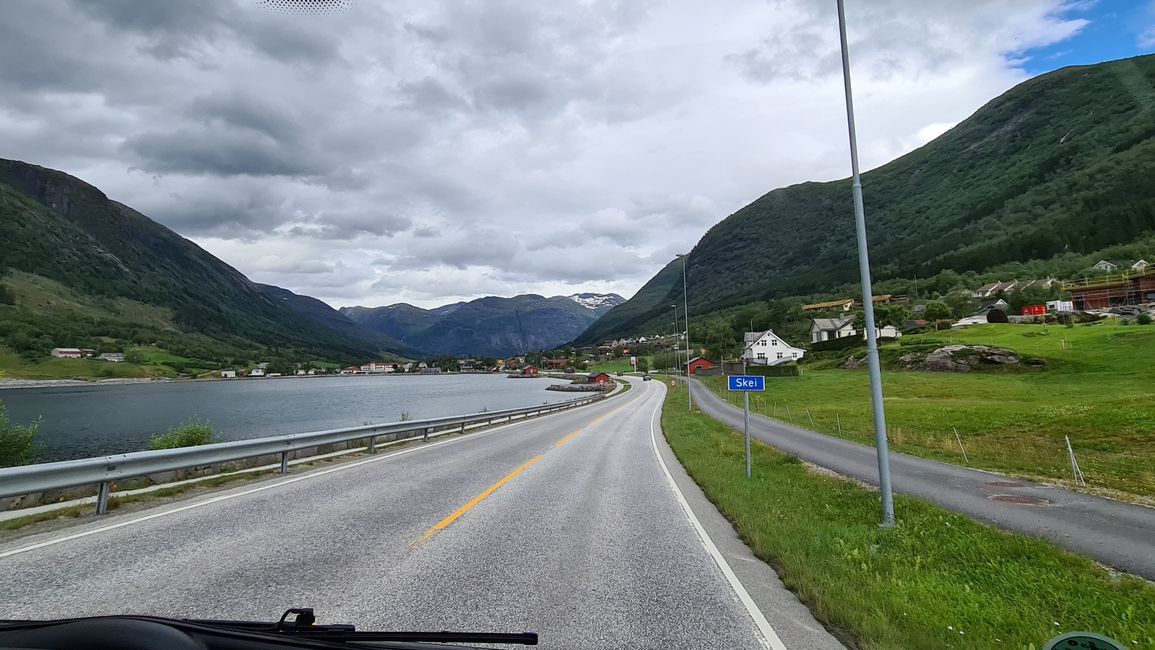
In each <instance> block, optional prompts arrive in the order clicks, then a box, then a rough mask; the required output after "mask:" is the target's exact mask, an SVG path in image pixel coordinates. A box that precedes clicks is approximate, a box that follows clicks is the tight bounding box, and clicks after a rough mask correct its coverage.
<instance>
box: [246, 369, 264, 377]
mask: <svg viewBox="0 0 1155 650" xmlns="http://www.w3.org/2000/svg"><path fill="white" fill-rule="evenodd" d="M249 376H250V377H264V376H265V369H264V368H261V367H256V368H253V370H252V371H251V372H250V373H249Z"/></svg>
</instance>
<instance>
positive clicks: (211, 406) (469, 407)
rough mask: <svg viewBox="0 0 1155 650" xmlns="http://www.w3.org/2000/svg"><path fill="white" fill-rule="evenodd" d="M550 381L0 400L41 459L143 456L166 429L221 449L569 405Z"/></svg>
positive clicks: (410, 381) (328, 381) (341, 384)
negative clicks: (195, 433) (176, 428)
mask: <svg viewBox="0 0 1155 650" xmlns="http://www.w3.org/2000/svg"><path fill="white" fill-rule="evenodd" d="M550 383H555V382H554V381H551V380H549V379H521V380H518V381H513V380H509V379H506V378H505V376H504V375H440V376H439V375H407V376H396V377H391V376H341V377H286V378H270V379H246V380H227V381H186V382H172V383H159V382H158V383H147V384H119V385H106V386H62V387H59V388H21V389H14V390H4V391H0V400H2V401H4V403H5V404H7V406H8V414H9V416H10V417H11V419H12V421H13V422H19V423H27V422H30V421H32V420H35V419H36V418H37V417H41V418H43V421H42V423H41V425H40V435H39V438H38V441H39V445H40V449H39V455H38V457H39V460H41V461H50V460H64V459H68V458H82V457H85V456H96V455H101V454H109V453H120V452H125V451H136V450H140V449H146V448H147V447H148V441H149V438H151V437H152V436H153V435H154V434H156V433H160V432H163V431H164V430H166V429H167V428H168V427H170V426H172V425H174V424H177V423H179V422H182V421H184V420H187V419H189V418H200V419H202V420H209V421H210V422H212V425H213V427H214V429H215V430H216V431H217V434H218V436H219V437H220V439H221V440H243V439H247V438H259V437H262V436H271V435H277V434H282V433H300V432H303V431H318V430H322V429H334V428H339V427H347V426H356V425H360V424H369V423H374V424H375V423H379V422H393V421H396V420H400V419H401V414H402V412H405V413H407V414H408V416H409V417H410V418H412V419H415V420H416V419H423V418H431V417H440V416H444V415H460V414H465V413H475V412H478V411H482V410H490V411H493V410H497V409H505V408H517V407H522V406H533V405H536V404H542V403H545V402H560V401H565V400H566V399H572V398H573V397H574V396H573V395H567V394H565V393H553V392H549V391H546V390H545V387H546V386H548V385H549V384H550Z"/></svg>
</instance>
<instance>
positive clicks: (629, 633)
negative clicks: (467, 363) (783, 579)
mask: <svg viewBox="0 0 1155 650" xmlns="http://www.w3.org/2000/svg"><path fill="white" fill-rule="evenodd" d="M664 391H665V388H664V387H663V386H662V384H661V382H656V381H654V382H640V381H635V382H634V383H633V390H630V391H628V392H626V393H625V394H624V395H622V396H621V397H618V398H614V399H611V400H607V401H605V402H602V403H599V404H596V405H593V406H589V407H583V408H579V409H574V410H572V411H566V412H564V413H560V414H557V415H553V416H549V417H545V418H541V419H535V420H532V421H528V422H521V423H516V424H513V425H508V426H504V427H500V428H497V429H493V430H490V431H486V432H481V433H475V434H470V435H468V436H463V437H455V438H452V439H447V440H443V441H440V442H431V443H429V444H426V445H423V446H420V447H413V448H406V449H402V450H400V451H398V452H394V453H392V454H388V455H386V454H383V455H380V456H375V457H371V458H367V459H364V460H359V461H353V462H349V463H345V464H343V465H339V466H334V467H330V468H326V469H321V470H313V471H311V472H308V473H301V474H296V475H290V476H288V477H280V478H276V479H273V480H270V481H267V482H263V483H260V484H256V485H247V486H244V487H238V488H234V489H231V490H228V491H224V492H219V493H216V494H214V495H212V496H209V497H204V498H201V499H198V500H191V501H185V502H179V503H177V504H173V505H168V506H163V507H158V508H154V509H151V510H147V511H144V512H138V513H134V514H120V515H111V516H108V517H105V518H102V519H100V520H99V521H90V522H85V523H83V524H81V525H78V526H75V527H71V528H68V529H65V530H62V531H56V532H52V533H45V534H41V535H38V536H32V537H26V538H23V539H20V540H17V541H14V542H10V543H8V544H4V545H0V575H3V576H4V579H3V580H0V611H2V612H3V617H4V618H53V617H62V616H82V615H99V614H113V613H142V614H145V613H147V614H154V615H161V616H178V617H196V618H232V619H254V620H268V619H270V618H273V619H275V618H277V617H279V615H280V613H281V612H282V611H283V610H284V609H286V608H288V607H302V606H305V607H313V608H315V609H316V610H317V612H318V618H319V620H320V621H321V622H346V623H354V624H356V625H357V626H358V628H359V629H424V630H442V629H456V630H474V631H523V630H533V631H537V632H538V633H539V634H540V635H541V639H542V646H544V647H547V648H627V647H630V648H665V647H677V648H683V647H692V648H758V647H773V648H838V647H841V646H840V645H839V644H838V643H837V642H836V641H835V640H834V639H833V638H832V637H831V636H830V635H829V634H827V633H826V632H825V630H823V629H822V628H821V626H820V625H818V624H817V623H816V622H815V621H814V619H813V618H812V617H811V616H810V614H809V612H808V611H807V610H806V609H805V608H804V607H802V606H801V605H800V604H799V603H798V602H797V600H796V599H795V598H794V596H793V595H792V594H791V593H790V592H788V591H787V590H785V589H784V588H783V587H782V585H781V583H779V582H778V580H777V577H776V576H775V575H774V573H773V572H772V571H771V570H770V569H769V568H768V567H766V565H764V564H762V563H761V562H758V561H757V560H755V559H754V558H753V557H751V556H750V554H749V551H748V549H746V547H745V546H744V545H742V544H741V542H740V541H739V540H737V538H736V537H735V535H734V532H733V530H732V528H730V526H729V524H728V523H726V521H725V520H724V519H723V518H722V517H721V516H720V515H719V514H718V513H717V511H716V510H714V509H713V507H712V506H710V505H709V503H708V502H707V501H706V500H705V499H704V498H703V497H702V495H701V493H700V492H699V491H698V490H697V488H696V487H695V486H694V485H693V483H692V481H690V480H689V479H688V477H687V476H686V475H685V473H684V471H682V469H681V467H680V466H679V465H678V464H677V462H676V461H675V460H674V459H673V455H672V453H671V452H670V451H669V448H668V447H666V445H665V441H664V440H663V439H662V437H661V432H660V431H657V433H656V435H654V430H655V429H656V427H657V420H658V412H659V409H660V407H661V400H662V395H663V393H664Z"/></svg>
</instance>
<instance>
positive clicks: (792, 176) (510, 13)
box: [0, 0, 1155, 306]
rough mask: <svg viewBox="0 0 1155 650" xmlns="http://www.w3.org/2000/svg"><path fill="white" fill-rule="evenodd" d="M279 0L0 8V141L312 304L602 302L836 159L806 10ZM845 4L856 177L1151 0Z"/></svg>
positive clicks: (1116, 36) (1153, 3)
mask: <svg viewBox="0 0 1155 650" xmlns="http://www.w3.org/2000/svg"><path fill="white" fill-rule="evenodd" d="M277 4H284V0H279V1H278V0H172V1H165V2H159V1H157V0H75V1H73V2H69V1H66V0H4V8H3V16H2V19H0V61H3V65H0V157H6V158H16V159H21V160H26V161H29V162H33V163H37V164H41V165H45V166H48V167H53V168H57V169H62V170H65V171H67V172H69V173H72V174H74V175H76V176H79V177H80V178H83V179H85V180H87V181H89V182H91V183H93V184H95V185H97V186H98V187H100V188H101V189H103V190H104V191H105V192H106V193H107V194H108V195H109V196H111V197H112V198H114V199H117V200H119V201H122V202H124V203H127V204H129V205H132V206H133V207H135V208H137V209H139V210H141V211H142V212H144V213H145V214H148V215H150V216H151V217H153V218H154V219H156V220H158V221H160V222H161V223H163V224H165V225H166V226H168V227H170V228H172V229H174V230H175V231H177V232H179V233H181V234H182V235H184V236H186V237H189V238H190V239H193V240H194V241H196V242H197V243H199V244H200V245H201V246H203V247H204V248H206V249H207V250H209V251H210V252H212V253H213V254H215V255H217V256H218V257H220V258H222V259H224V260H225V261H226V262H228V263H230V264H232V265H233V266H235V267H237V268H238V269H240V270H241V271H242V272H244V273H245V274H247V275H248V276H249V277H251V278H253V279H254V280H257V281H260V282H267V283H271V284H276V285H280V286H283V287H286V288H289V289H292V290H293V291H296V292H299V293H305V294H308V295H312V296H316V297H318V298H321V299H323V300H325V301H327V302H329V303H330V304H332V305H334V306H342V305H354V304H361V305H381V304H389V303H394V302H401V301H404V302H410V303H413V304H417V305H421V306H435V305H439V304H444V303H447V302H453V301H456V300H460V299H471V298H475V297H479V296H482V295H513V294H516V293H526V292H534V293H542V294H545V295H555V294H568V293H574V292H578V291H616V292H618V293H621V294H623V295H625V296H629V295H631V294H632V293H633V292H634V291H636V290H637V289H638V288H639V287H640V286H641V285H642V284H643V283H644V282H645V281H646V280H648V279H649V278H650V277H651V276H652V275H653V274H654V273H655V272H656V271H657V270H658V269H660V268H661V267H662V266H663V265H664V264H665V263H666V262H667V261H669V260H670V259H671V258H672V257H673V255H674V253H675V252H677V251H683V250H686V249H688V248H690V247H692V246H693V244H694V243H695V242H696V241H697V240H698V238H699V237H701V235H702V234H703V233H704V232H705V231H706V230H707V229H708V228H709V227H710V226H712V225H713V224H715V223H717V222H718V221H720V220H721V219H723V218H725V217H726V216H727V215H728V214H731V213H732V212H734V211H735V210H737V209H738V208H740V207H742V206H743V205H745V204H746V203H748V202H750V201H751V200H753V199H755V198H757V197H758V196H760V195H761V194H763V193H765V192H767V191H769V190H771V189H773V188H775V187H780V186H783V185H787V184H790V183H795V182H800V181H804V180H827V179H833V178H839V177H844V176H847V175H848V174H849V169H848V167H849V163H848V154H847V149H846V131H845V122H844V120H845V114H844V113H843V110H844V108H843V104H842V95H841V92H842V87H841V83H842V80H841V74H840V67H839V65H840V64H839V59H838V56H839V53H838V41H837V37H838V32H837V21H836V16H835V10H834V7H835V3H834V0H821V1H820V0H752V1H747V0H728V1H727V2H725V3H720V4H719V3H705V2H698V1H694V0H666V1H662V0H554V1H552V2H524V1H518V2H514V1H511V0H485V1H477V2H474V1H470V0H412V1H410V0H390V1H389V2H386V1H384V0H342V2H341V4H344V5H346V6H345V8H343V9H341V10H339V11H332V12H330V13H321V14H316V13H309V14H303V13H290V12H284V11H280V10H278V8H277V7H276V6H275V5H277ZM847 4H848V5H849V6H848V9H847V12H848V22H849V23H850V41H851V55H852V60H853V65H854V75H855V78H854V83H855V95H856V104H857V110H858V112H859V115H858V118H859V125H858V126H859V138H860V148H861V153H862V157H863V162H864V164H865V165H866V166H868V167H871V166H876V165H879V164H882V163H884V162H886V161H888V160H891V159H893V158H894V157H896V156H898V155H900V154H902V153H905V152H907V151H910V150H911V149H913V148H915V147H918V146H919V145H921V144H923V143H925V142H927V141H929V140H930V139H932V138H934V137H935V136H937V135H938V134H940V133H942V132H943V131H944V130H945V129H947V128H949V127H950V126H951V125H952V124H954V123H956V122H958V121H959V120H961V119H963V118H965V117H966V116H968V115H969V114H971V113H973V112H974V111H975V110H976V109H977V108H979V107H980V106H981V105H982V104H983V103H985V102H986V101H988V100H990V99H991V98H993V97H995V96H996V95H998V94H999V93H1001V92H1003V91H1005V90H1007V89H1008V88H1010V87H1011V86H1013V85H1015V84H1016V83H1018V82H1019V81H1022V80H1023V79H1026V78H1028V77H1030V76H1033V75H1035V74H1039V73H1041V72H1045V71H1047V70H1051V69H1054V68H1057V67H1061V66H1063V65H1069V64H1078V63H1093V62H1097V61H1101V60H1105V59H1111V58H1118V57H1122V56H1131V55H1135V54H1140V53H1147V52H1152V51H1155V0H1142V1H1139V0H1135V1H1130V2H1127V1H1123V0H1099V1H1098V2H1094V1H1089V0H1086V1H1070V0H1068V1H1066V2H1063V1H1061V0H1010V1H1008V0H974V1H971V2H957V1H955V0H921V1H919V2H909V1H907V0H848V2H847ZM719 7H724V9H720V8H719ZM866 191H867V192H869V191H870V189H869V187H867V188H866ZM848 226H849V222H848Z"/></svg>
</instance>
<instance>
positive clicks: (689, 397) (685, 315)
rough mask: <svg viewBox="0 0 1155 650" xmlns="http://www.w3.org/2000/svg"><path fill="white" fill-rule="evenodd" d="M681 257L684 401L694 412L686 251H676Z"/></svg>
mask: <svg viewBox="0 0 1155 650" xmlns="http://www.w3.org/2000/svg"><path fill="white" fill-rule="evenodd" d="M677 255H678V257H680V258H682V320H684V321H685V322H686V403H687V404H688V405H689V408H688V410H689V412H690V413H693V412H694V396H693V393H691V392H690V298H689V295H690V292H689V289H688V288H687V287H686V257H687V256H688V253H677Z"/></svg>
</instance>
